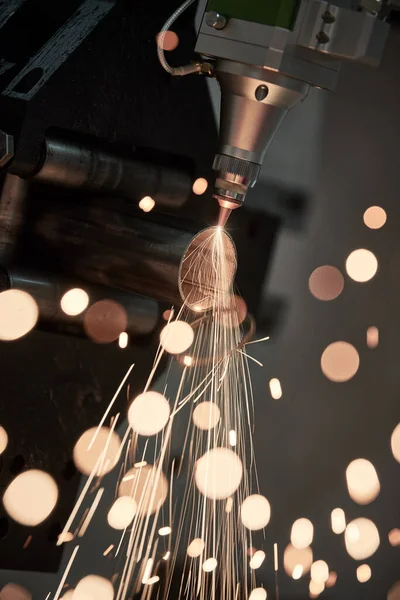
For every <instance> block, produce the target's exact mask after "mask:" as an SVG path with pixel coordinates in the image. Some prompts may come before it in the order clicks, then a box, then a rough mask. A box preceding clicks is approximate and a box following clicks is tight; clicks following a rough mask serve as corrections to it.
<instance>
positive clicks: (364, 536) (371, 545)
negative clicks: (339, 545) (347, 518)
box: [344, 518, 380, 560]
mask: <svg viewBox="0 0 400 600" xmlns="http://www.w3.org/2000/svg"><path fill="white" fill-rule="evenodd" d="M353 526H356V527H357V529H358V532H359V536H358V539H357V540H355V539H353V537H352V536H351V535H349V528H350V527H353ZM344 541H345V544H346V550H347V552H348V553H349V554H350V556H351V557H352V558H354V560H366V559H367V558H369V557H370V556H372V555H373V554H374V553H375V552H376V551H377V549H378V548H379V544H380V538H379V532H378V529H377V527H376V525H375V523H373V522H372V521H370V520H369V519H365V518H359V519H355V520H354V521H352V522H351V523H349V525H348V526H347V527H346V531H345V534H344Z"/></svg>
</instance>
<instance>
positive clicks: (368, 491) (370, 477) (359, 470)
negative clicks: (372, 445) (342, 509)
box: [346, 458, 381, 504]
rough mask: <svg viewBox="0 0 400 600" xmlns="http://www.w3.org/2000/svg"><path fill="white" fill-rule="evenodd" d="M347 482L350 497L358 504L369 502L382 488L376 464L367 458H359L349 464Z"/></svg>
mask: <svg viewBox="0 0 400 600" xmlns="http://www.w3.org/2000/svg"><path fill="white" fill-rule="evenodd" d="M346 482H347V489H348V491H349V495H350V498H351V499H352V500H354V502H357V504H369V503H370V502H372V501H373V500H375V498H376V497H377V495H378V494H379V492H380V489H381V486H380V483H379V479H378V474H377V472H376V470H375V467H374V465H373V464H372V463H371V462H370V461H369V460H366V459H365V458H357V459H356V460H353V461H352V462H351V463H350V464H349V466H348V467H347V469H346Z"/></svg>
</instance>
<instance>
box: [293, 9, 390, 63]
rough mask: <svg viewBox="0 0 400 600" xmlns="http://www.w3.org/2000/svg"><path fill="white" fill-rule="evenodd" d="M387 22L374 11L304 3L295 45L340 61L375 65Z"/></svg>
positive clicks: (380, 54) (382, 47)
mask: <svg viewBox="0 0 400 600" xmlns="http://www.w3.org/2000/svg"><path fill="white" fill-rule="evenodd" d="M388 33H389V25H388V24H387V23H385V22H384V21H382V20H380V19H378V18H377V17H376V14H373V13H371V12H368V11H366V10H364V11H354V10H349V9H346V8H342V7H339V6H335V5H334V4H331V3H329V2H323V1H321V0H314V1H312V2H308V3H307V6H306V11H305V15H304V19H303V22H302V26H301V28H300V30H299V34H298V37H297V44H298V45H300V46H304V47H306V48H310V49H313V50H316V51H318V52H319V53H323V54H328V55H330V56H333V57H337V58H340V59H344V60H356V61H359V62H365V63H367V64H371V65H378V64H379V61H380V59H381V57H382V53H383V49H384V45H385V43H386V39H387V35H388Z"/></svg>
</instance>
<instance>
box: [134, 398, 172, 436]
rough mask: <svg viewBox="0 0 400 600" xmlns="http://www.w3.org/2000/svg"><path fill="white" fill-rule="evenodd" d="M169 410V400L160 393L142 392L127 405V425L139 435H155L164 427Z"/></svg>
mask: <svg viewBox="0 0 400 600" xmlns="http://www.w3.org/2000/svg"><path fill="white" fill-rule="evenodd" d="M170 412H171V411H170V406H169V402H168V400H167V399H166V398H165V397H164V396H163V395H162V394H159V393H158V392H144V393H143V394H139V396H137V397H136V398H135V400H134V401H133V402H132V404H131V405H130V407H129V410H128V421H129V425H130V426H131V427H132V429H133V431H135V432H136V433H138V434H139V435H155V434H156V433H159V432H160V431H162V429H163V428H164V427H165V425H166V423H167V422H168V419H169V415H170Z"/></svg>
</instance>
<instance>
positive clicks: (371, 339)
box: [367, 325, 379, 348]
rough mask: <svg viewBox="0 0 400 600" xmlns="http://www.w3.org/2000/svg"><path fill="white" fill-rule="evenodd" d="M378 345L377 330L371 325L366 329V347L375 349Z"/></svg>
mask: <svg viewBox="0 0 400 600" xmlns="http://www.w3.org/2000/svg"><path fill="white" fill-rule="evenodd" d="M378 344H379V329H378V328H377V327H375V325H371V327H368V329H367V346H368V348H376V347H377V346H378Z"/></svg>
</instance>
